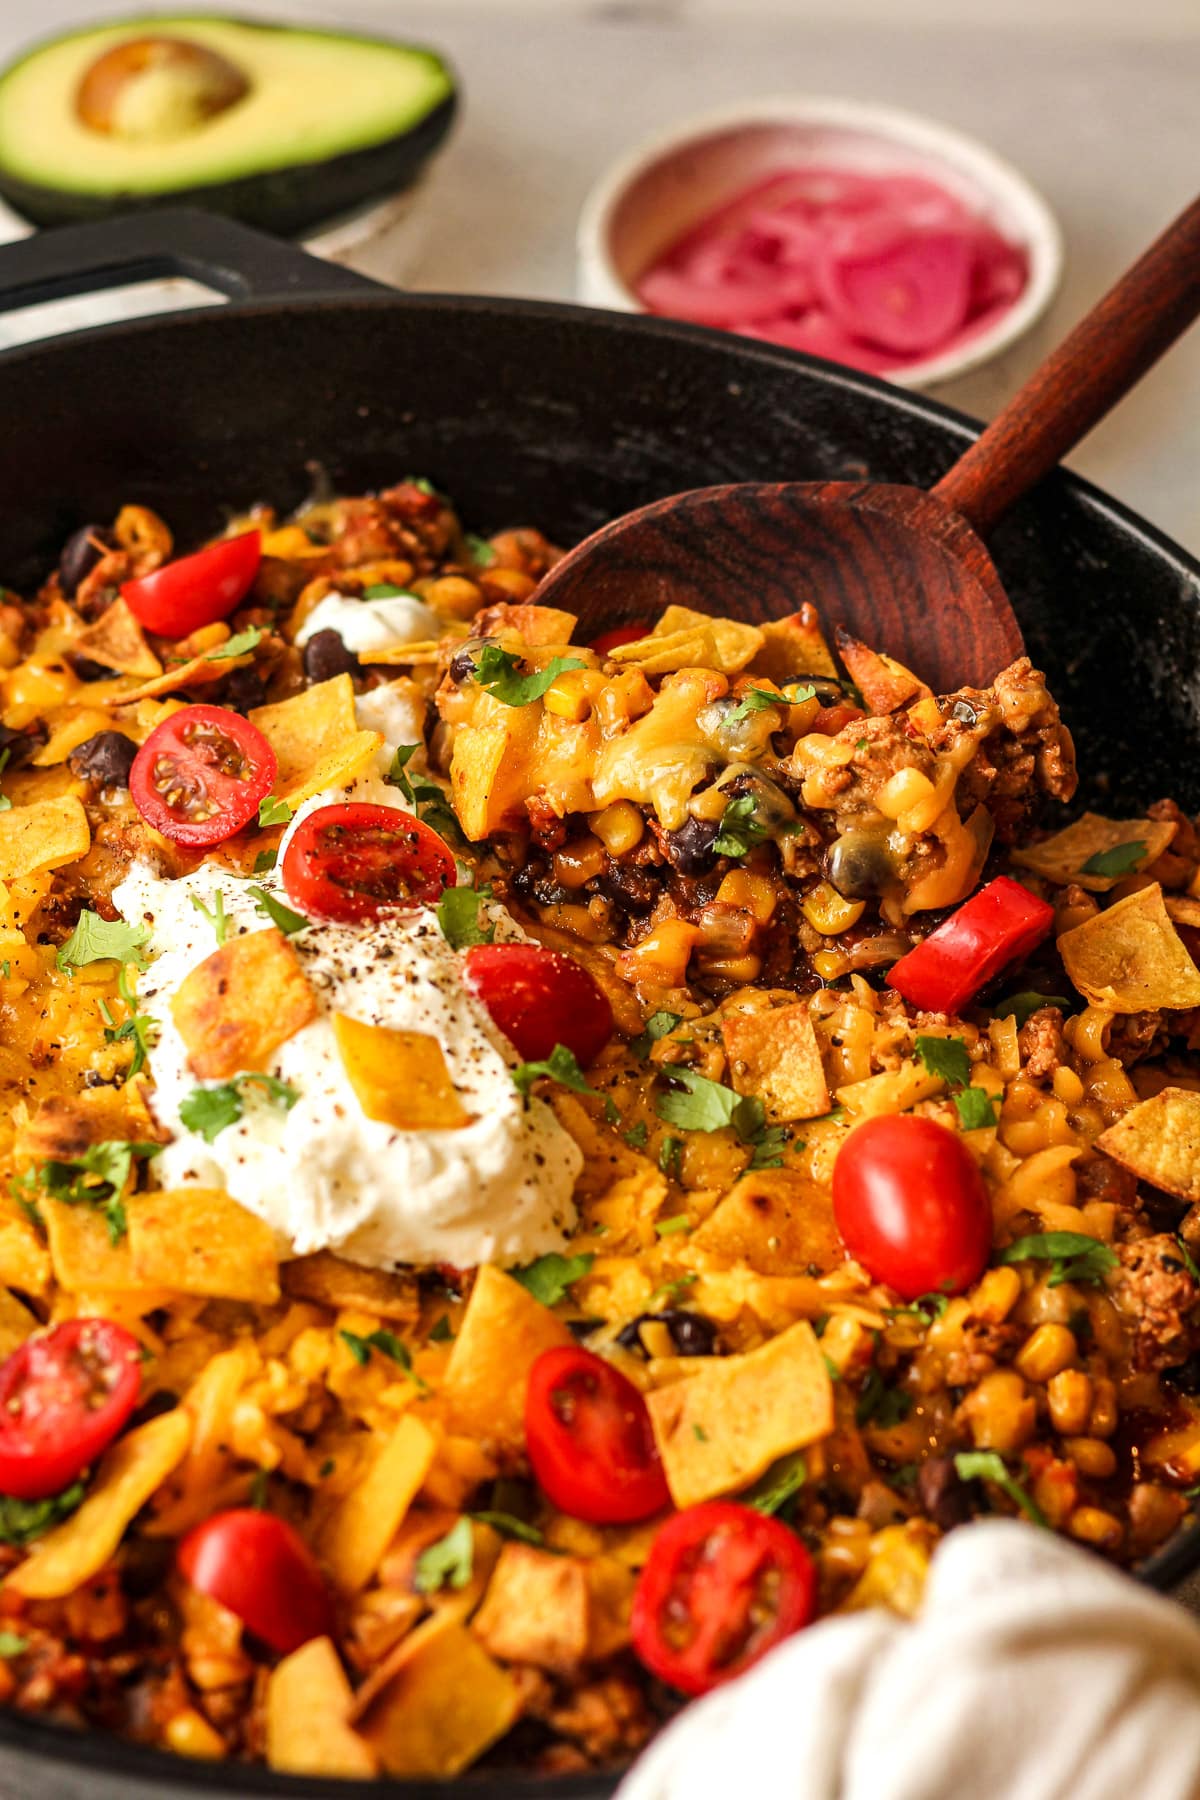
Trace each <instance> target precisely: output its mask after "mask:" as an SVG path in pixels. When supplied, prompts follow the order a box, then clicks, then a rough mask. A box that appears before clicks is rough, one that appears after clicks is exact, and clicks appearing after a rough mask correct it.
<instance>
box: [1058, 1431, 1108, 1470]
mask: <svg viewBox="0 0 1200 1800" xmlns="http://www.w3.org/2000/svg"><path fill="white" fill-rule="evenodd" d="M1064 1447H1065V1449H1066V1452H1067V1455H1068V1456H1069V1457H1070V1459H1071V1461H1072V1462H1073V1463H1074V1464H1075V1467H1076V1468H1077V1469H1078V1470H1079V1473H1080V1474H1081V1475H1090V1476H1091V1477H1092V1478H1093V1480H1095V1481H1107V1480H1108V1478H1109V1476H1110V1475H1115V1474H1116V1472H1117V1457H1116V1452H1115V1451H1114V1450H1113V1448H1112V1445H1111V1444H1106V1443H1105V1442H1104V1439H1103V1438H1093V1437H1073V1438H1068V1439H1067V1441H1066V1444H1065V1446H1064Z"/></svg>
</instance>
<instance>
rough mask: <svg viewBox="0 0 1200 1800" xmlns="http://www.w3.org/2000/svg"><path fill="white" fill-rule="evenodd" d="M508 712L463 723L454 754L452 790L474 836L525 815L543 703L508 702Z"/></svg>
mask: <svg viewBox="0 0 1200 1800" xmlns="http://www.w3.org/2000/svg"><path fill="white" fill-rule="evenodd" d="M504 711H505V714H506V715H507V716H506V717H505V718H502V719H498V718H492V719H488V720H487V721H486V722H484V723H481V724H478V725H463V726H461V727H460V728H459V730H458V732H457V734H456V736H455V739H454V753H453V755H452V757H451V759H450V795H451V798H452V800H453V802H454V810H455V812H456V814H457V815H458V822H459V824H460V825H461V826H462V828H463V831H464V832H465V833H466V835H467V837H468V838H470V840H471V842H472V843H473V844H474V843H478V842H479V840H480V839H481V838H485V837H487V836H488V835H489V834H490V833H491V832H493V831H499V830H501V829H502V828H503V827H504V826H505V825H507V824H512V823H513V822H515V821H518V820H521V819H524V817H525V811H524V804H523V803H524V799H525V795H526V794H527V793H528V792H529V791H530V786H529V783H530V778H531V761H532V756H533V751H534V746H535V744H536V741H537V730H538V719H537V714H538V711H539V709H538V708H537V707H534V706H526V707H520V706H507V707H505V708H504Z"/></svg>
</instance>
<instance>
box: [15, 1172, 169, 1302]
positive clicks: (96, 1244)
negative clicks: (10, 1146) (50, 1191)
mask: <svg viewBox="0 0 1200 1800" xmlns="http://www.w3.org/2000/svg"><path fill="white" fill-rule="evenodd" d="M38 1211H39V1212H40V1213H41V1215H42V1218H43V1219H44V1220H45V1224H46V1240H47V1242H48V1243H49V1246H50V1259H51V1262H52V1263H53V1265H54V1279H55V1280H56V1281H57V1282H58V1285H59V1286H60V1287H61V1288H64V1289H65V1290H66V1292H67V1293H68V1294H91V1293H96V1292H106V1293H109V1292H111V1293H136V1292H137V1291H138V1290H140V1289H142V1288H147V1287H149V1286H150V1284H149V1283H148V1282H146V1281H143V1280H141V1279H140V1278H139V1277H138V1276H137V1275H135V1274H134V1270H133V1261H132V1258H131V1257H130V1254H129V1240H128V1238H122V1239H121V1240H120V1241H119V1242H118V1243H116V1244H114V1243H113V1241H112V1236H111V1234H110V1232H109V1229H108V1226H107V1224H106V1223H105V1220H104V1215H103V1214H102V1213H100V1212H97V1210H96V1209H95V1208H94V1207H91V1206H68V1205H67V1204H66V1202H65V1201H62V1200H51V1199H50V1198H49V1197H48V1196H43V1197H42V1198H40V1199H39V1200H38ZM157 1298H158V1296H157V1295H156V1294H155V1293H150V1294H148V1296H147V1299H148V1302H149V1304H148V1306H147V1311H149V1310H150V1307H151V1306H153V1305H155V1304H156V1303H157Z"/></svg>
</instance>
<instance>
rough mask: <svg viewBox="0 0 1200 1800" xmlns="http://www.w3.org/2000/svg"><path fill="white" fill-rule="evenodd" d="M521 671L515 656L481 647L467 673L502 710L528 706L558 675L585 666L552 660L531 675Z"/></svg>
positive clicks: (571, 658) (571, 659) (579, 662)
mask: <svg viewBox="0 0 1200 1800" xmlns="http://www.w3.org/2000/svg"><path fill="white" fill-rule="evenodd" d="M521 667H522V663H521V658H520V657H519V656H513V655H512V654H511V653H510V652H509V651H507V650H501V648H500V646H499V645H498V644H485V645H484V646H483V648H482V650H481V651H480V652H479V660H478V662H477V663H476V664H475V667H474V669H473V670H472V672H471V675H472V680H474V681H476V682H477V683H478V684H479V686H480V687H481V688H486V689H487V691H488V693H489V694H491V696H492V698H493V699H494V700H499V701H500V702H501V703H502V705H504V706H529V705H530V704H531V703H532V702H533V701H534V700H540V699H541V697H542V695H543V694H544V693H545V692H546V691H547V689H548V688H551V687H553V685H554V683H555V682H556V681H557V680H558V678H559V676H560V675H565V674H566V673H567V671H568V670H569V669H582V668H585V667H586V664H585V663H584V662H583V661H582V659H581V658H580V657H578V656H552V657H551V658H550V661H549V662H548V663H547V664H546V666H545V668H544V669H535V670H533V672H532V673H531V674H528V675H522V674H521V673H520V672H519V671H520V669H521Z"/></svg>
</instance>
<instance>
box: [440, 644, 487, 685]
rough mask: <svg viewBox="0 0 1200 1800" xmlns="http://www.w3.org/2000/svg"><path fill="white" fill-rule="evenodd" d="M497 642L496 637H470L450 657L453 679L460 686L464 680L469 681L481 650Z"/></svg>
mask: <svg viewBox="0 0 1200 1800" xmlns="http://www.w3.org/2000/svg"><path fill="white" fill-rule="evenodd" d="M495 642H496V640H495V638H486V637H483V638H468V639H467V641H466V643H465V644H464V645H463V646H462V648H461V649H460V650H457V651H455V653H454V655H453V656H452V657H451V659H450V669H449V675H450V679H451V681H453V682H454V683H455V684H456V685H459V686H461V684H462V683H463V682H464V681H469V680H470V678H471V676H472V675H473V674H474V673H475V665H476V663H477V662H478V660H479V653H480V651H481V650H482V649H483V648H484V647H485V645H487V644H494V643H495Z"/></svg>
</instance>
